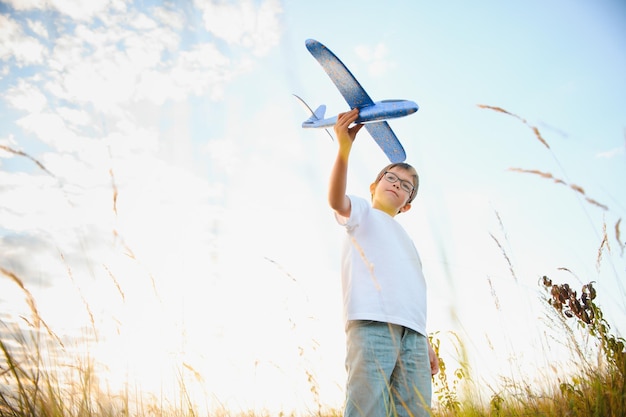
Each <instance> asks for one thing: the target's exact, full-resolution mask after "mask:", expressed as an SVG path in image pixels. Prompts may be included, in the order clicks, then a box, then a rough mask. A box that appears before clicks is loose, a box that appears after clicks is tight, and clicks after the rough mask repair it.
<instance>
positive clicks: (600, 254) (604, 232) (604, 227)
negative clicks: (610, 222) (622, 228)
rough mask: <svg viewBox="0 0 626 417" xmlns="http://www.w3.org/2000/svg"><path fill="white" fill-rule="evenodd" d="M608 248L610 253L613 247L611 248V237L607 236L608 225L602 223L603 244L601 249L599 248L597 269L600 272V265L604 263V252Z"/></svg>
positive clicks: (601, 243)
mask: <svg viewBox="0 0 626 417" xmlns="http://www.w3.org/2000/svg"><path fill="white" fill-rule="evenodd" d="M605 248H606V250H607V251H608V252H609V253H610V252H611V246H609V237H608V236H607V234H606V223H602V242H600V247H599V248H598V256H597V258H596V269H597V270H598V271H599V270H600V263H601V262H602V252H603V250H604V249H605Z"/></svg>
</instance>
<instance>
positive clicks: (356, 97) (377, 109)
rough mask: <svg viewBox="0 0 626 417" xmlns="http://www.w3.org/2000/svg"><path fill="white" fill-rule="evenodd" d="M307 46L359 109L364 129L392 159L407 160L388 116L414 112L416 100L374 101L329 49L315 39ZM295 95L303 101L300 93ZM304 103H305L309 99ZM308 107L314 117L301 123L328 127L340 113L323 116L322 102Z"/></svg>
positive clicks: (405, 114)
mask: <svg viewBox="0 0 626 417" xmlns="http://www.w3.org/2000/svg"><path fill="white" fill-rule="evenodd" d="M306 47H307V49H308V50H309V52H310V53H311V55H313V57H315V59H317V61H318V62H319V63H320V64H321V65H322V68H324V70H325V71H326V73H327V74H328V76H329V77H330V79H331V80H332V81H333V83H335V86H336V87H337V88H338V89H339V92H340V93H341V95H342V96H343V98H344V99H345V100H346V101H347V102H348V105H349V106H350V108H351V109H353V108H358V109H359V118H358V119H357V120H356V121H355V123H364V124H365V129H367V131H368V132H369V134H370V135H371V136H372V138H373V139H374V140H375V141H376V143H377V144H378V146H380V148H381V149H382V150H383V152H385V154H386V155H387V157H388V158H389V160H390V161H391V162H392V163H395V162H402V161H404V160H405V159H406V154H405V152H404V148H403V147H402V144H401V143H400V141H399V140H398V138H397V137H396V135H395V133H393V130H391V127H390V126H389V124H388V123H387V122H386V121H385V120H387V119H394V118H397V117H403V116H408V115H409V114H412V113H415V112H416V111H417V109H418V108H419V107H418V106H417V104H416V103H414V102H413V101H409V100H383V101H377V102H374V101H373V100H372V99H371V98H370V96H368V95H367V93H366V92H365V90H364V89H363V87H361V84H359V82H358V81H357V80H356V78H354V76H353V75H352V73H351V72H350V71H349V70H348V68H346V66H345V65H344V64H343V63H342V62H341V61H340V60H339V58H337V57H336V56H335V54H333V53H332V52H331V51H330V49H328V48H327V47H325V46H324V45H322V44H321V43H319V42H318V41H316V40H314V39H307V41H306ZM296 97H297V98H298V99H299V100H300V101H302V102H303V103H304V101H303V100H302V99H301V98H300V97H298V96H296ZM304 104H305V105H306V103H304ZM306 107H307V108H308V109H309V111H310V112H311V117H310V118H308V119H307V120H305V121H304V122H303V123H302V127H304V128H319V127H322V128H326V127H329V126H333V125H334V124H335V122H336V121H337V116H335V117H330V118H327V119H325V118H324V113H325V112H326V106H325V105H323V104H322V105H321V106H319V107H318V108H317V109H316V110H315V111H313V110H311V108H310V107H309V106H308V105H306Z"/></svg>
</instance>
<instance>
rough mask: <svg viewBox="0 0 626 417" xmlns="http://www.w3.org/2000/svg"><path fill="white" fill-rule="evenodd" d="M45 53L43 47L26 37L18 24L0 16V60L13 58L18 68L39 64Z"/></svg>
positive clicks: (31, 38)
mask: <svg viewBox="0 0 626 417" xmlns="http://www.w3.org/2000/svg"><path fill="white" fill-rule="evenodd" d="M45 53H46V50H45V48H44V46H43V45H42V44H41V43H40V42H39V41H38V40H37V39H35V38H33V37H31V36H27V35H26V34H25V33H24V31H23V30H22V27H21V26H20V25H19V23H17V22H16V21H15V20H13V19H10V18H9V17H8V16H5V15H0V60H9V59H11V58H14V59H15V61H16V63H17V65H18V66H24V65H31V64H41V63H42V62H43V60H44V58H45Z"/></svg>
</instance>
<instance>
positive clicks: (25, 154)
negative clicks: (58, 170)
mask: <svg viewBox="0 0 626 417" xmlns="http://www.w3.org/2000/svg"><path fill="white" fill-rule="evenodd" d="M0 149H2V150H4V151H6V152H9V153H12V154H14V155H18V156H23V157H25V158H28V159H30V160H31V161H33V162H34V163H35V164H37V166H38V167H39V168H41V169H42V170H43V171H44V172H45V173H46V174H48V175H50V176H51V177H54V178H56V177H55V176H54V174H53V173H52V172H50V171H48V168H46V167H45V166H44V165H43V164H42V163H41V162H39V161H38V160H36V159H35V158H33V157H32V156H30V155H29V154H27V153H26V152H24V151H18V150H17V149H13V148H11V147H9V146H6V145H0Z"/></svg>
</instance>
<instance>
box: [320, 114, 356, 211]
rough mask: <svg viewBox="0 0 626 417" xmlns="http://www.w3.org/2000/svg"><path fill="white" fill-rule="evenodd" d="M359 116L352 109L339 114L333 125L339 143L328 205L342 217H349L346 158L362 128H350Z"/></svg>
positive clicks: (329, 189) (332, 172)
mask: <svg viewBox="0 0 626 417" xmlns="http://www.w3.org/2000/svg"><path fill="white" fill-rule="evenodd" d="M358 116H359V110H358V109H352V110H351V111H349V112H347V113H340V114H339V116H337V122H336V123H335V127H334V130H335V135H337V142H339V149H338V151H337V158H336V159H335V164H334V165H333V168H332V171H331V173H330V184H329V187H328V204H330V207H331V208H332V209H333V210H335V212H336V213H337V214H339V215H340V216H343V217H350V208H351V205H350V199H349V198H348V196H346V183H347V178H348V158H349V157H350V151H351V149H352V144H353V143H354V138H355V137H356V134H357V132H358V131H359V130H361V128H362V127H363V125H362V124H357V125H354V126H352V127H350V124H351V123H352V122H354V121H355V120H356V119H357V117H358Z"/></svg>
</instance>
